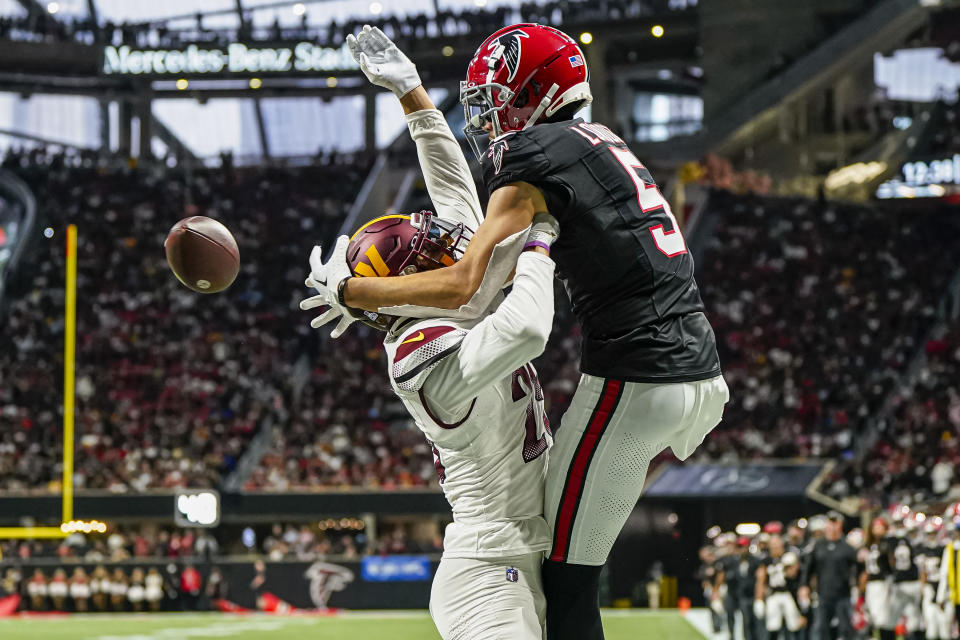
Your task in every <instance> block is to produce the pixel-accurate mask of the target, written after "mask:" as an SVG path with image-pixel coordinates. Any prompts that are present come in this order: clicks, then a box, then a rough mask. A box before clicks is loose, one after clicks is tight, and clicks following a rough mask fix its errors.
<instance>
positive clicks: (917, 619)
mask: <svg viewBox="0 0 960 640" xmlns="http://www.w3.org/2000/svg"><path fill="white" fill-rule="evenodd" d="M905 586H906V593H907V596H908V597H907V606H906V609H905V611H904V615H905V616H906V618H907V624H906V626H907V634H908V635H909V636H910V637H912V638H913V640H923V626H922V624H923V618H922V616H921V610H920V604H921V602H922V598H923V594H922V591H921V586H922V585H921V584H920V582H909V583H907V584H906V585H905Z"/></svg>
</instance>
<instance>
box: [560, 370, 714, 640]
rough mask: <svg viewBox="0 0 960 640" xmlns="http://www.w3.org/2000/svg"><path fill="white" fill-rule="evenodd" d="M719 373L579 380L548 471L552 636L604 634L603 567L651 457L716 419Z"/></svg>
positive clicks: (562, 639) (587, 638)
mask: <svg viewBox="0 0 960 640" xmlns="http://www.w3.org/2000/svg"><path fill="white" fill-rule="evenodd" d="M718 380H719V383H718V382H717V381H716V380H704V381H701V382H695V383H677V384H663V385H653V384H638V383H629V382H623V381H619V380H610V379H603V378H596V377H594V376H589V375H584V376H583V377H582V378H581V381H580V385H579V386H578V387H577V392H576V393H575V394H574V397H573V400H572V402H571V405H570V408H569V409H568V410H567V412H566V413H565V414H564V416H563V419H562V420H561V423H560V427H559V429H558V430H557V431H556V434H555V444H554V447H553V449H552V450H551V452H550V464H549V466H548V471H547V484H546V500H545V512H546V516H547V521H548V523H549V524H550V526H551V529H552V531H553V549H552V551H551V553H550V556H549V559H548V560H547V561H546V562H545V563H544V588H545V590H546V593H547V603H548V611H547V633H548V637H549V638H550V640H566V639H567V638H571V639H572V638H576V639H577V640H590V639H598V638H602V637H603V635H602V627H601V626H600V611H599V605H598V603H597V592H598V584H599V576H600V567H601V565H603V563H604V562H606V559H607V555H608V554H609V552H610V549H611V548H612V547H613V543H614V541H615V540H616V538H617V535H618V534H619V533H620V530H621V529H622V528H623V524H624V523H625V522H626V519H627V517H628V516H629V515H630V513H631V512H632V511H633V508H634V506H635V505H636V503H637V500H638V499H639V497H640V492H641V490H642V489H643V482H644V479H645V478H646V474H647V468H648V466H649V463H650V460H652V459H653V458H654V457H655V456H656V455H657V454H658V453H660V452H661V451H662V450H663V449H664V448H665V447H666V446H667V444H668V443H670V442H672V441H674V440H677V439H678V438H679V436H680V435H682V434H683V433H684V432H685V431H688V430H698V431H701V432H702V433H706V432H707V431H709V429H710V428H712V427H713V426H715V425H716V424H717V422H719V420H720V415H721V413H722V410H723V404H724V403H725V402H726V399H727V390H726V385H725V384H723V381H722V379H718ZM707 422H709V423H710V427H709V428H706V427H704V426H703V425H704V424H705V423H707ZM700 439H702V436H700ZM697 442H699V440H697ZM588 589H590V590H591V591H592V593H588V592H587V590H588Z"/></svg>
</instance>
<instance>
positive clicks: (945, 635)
mask: <svg viewBox="0 0 960 640" xmlns="http://www.w3.org/2000/svg"><path fill="white" fill-rule="evenodd" d="M937 609H938V615H937V624H938V626H939V630H940V633H939V638H940V640H950V638H952V637H953V605H951V604H949V603H946V604H943V605H938V606H937Z"/></svg>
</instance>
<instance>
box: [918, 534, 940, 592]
mask: <svg viewBox="0 0 960 640" xmlns="http://www.w3.org/2000/svg"><path fill="white" fill-rule="evenodd" d="M921 553H922V554H923V572H924V574H926V577H927V582H932V583H934V584H936V582H937V580H939V579H940V560H941V559H942V558H943V547H942V546H941V545H939V544H936V543H933V544H927V545H926V546H924V547H923V549H922V550H921Z"/></svg>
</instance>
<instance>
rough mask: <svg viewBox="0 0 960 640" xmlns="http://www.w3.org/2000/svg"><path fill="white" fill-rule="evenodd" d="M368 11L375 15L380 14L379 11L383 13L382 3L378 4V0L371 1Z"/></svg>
mask: <svg viewBox="0 0 960 640" xmlns="http://www.w3.org/2000/svg"><path fill="white" fill-rule="evenodd" d="M370 13H372V14H373V15H375V16H378V15H380V14H381V13H383V5H382V4H380V3H379V2H371V3H370Z"/></svg>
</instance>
